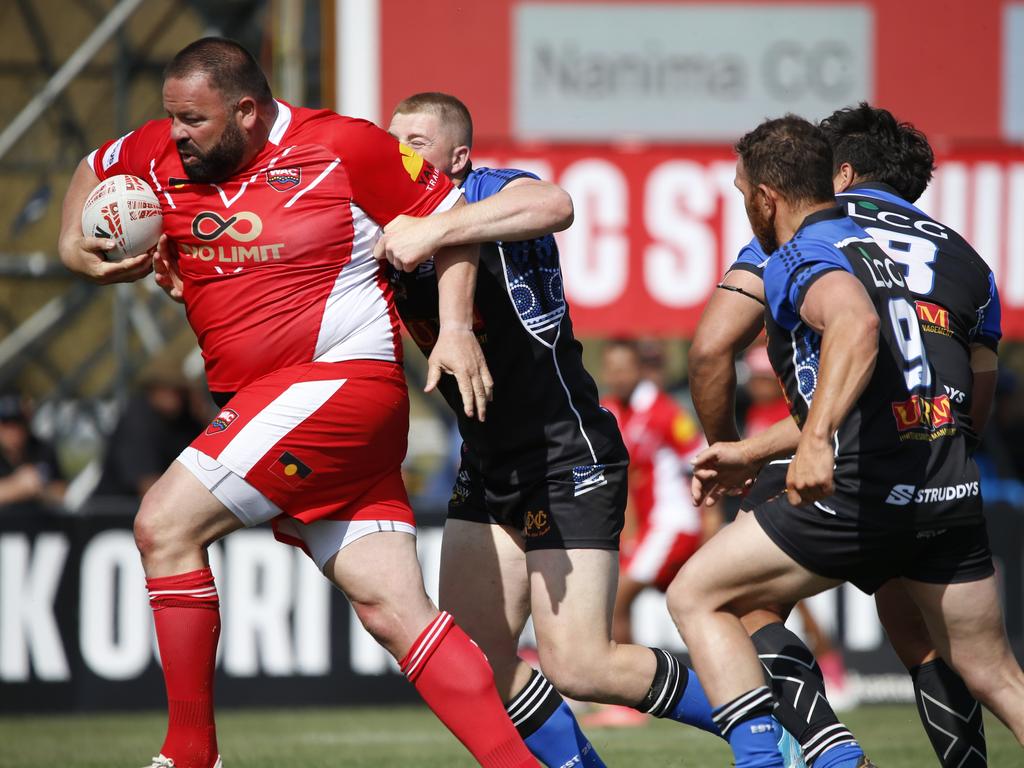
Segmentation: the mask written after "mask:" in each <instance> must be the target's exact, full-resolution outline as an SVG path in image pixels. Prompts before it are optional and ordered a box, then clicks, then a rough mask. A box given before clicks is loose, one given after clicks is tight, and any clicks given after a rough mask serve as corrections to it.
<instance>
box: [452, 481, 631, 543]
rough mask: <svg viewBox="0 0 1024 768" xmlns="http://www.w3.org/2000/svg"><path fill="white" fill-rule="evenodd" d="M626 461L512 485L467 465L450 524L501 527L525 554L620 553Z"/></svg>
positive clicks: (455, 495) (454, 497) (457, 484)
mask: <svg viewBox="0 0 1024 768" xmlns="http://www.w3.org/2000/svg"><path fill="white" fill-rule="evenodd" d="M627 466H628V464H627V463H626V462H621V463H615V464H605V465H597V466H594V467H576V468H572V467H570V468H567V469H564V470H552V471H551V472H549V473H548V475H547V476H546V477H540V478H538V479H537V480H534V481H528V482H524V483H522V484H519V485H514V486H501V485H499V484H496V483H493V482H491V483H489V482H488V481H487V480H486V479H485V478H484V476H483V474H482V473H481V472H479V471H478V470H476V469H473V468H471V467H468V466H467V465H466V464H465V463H463V465H462V467H461V468H460V469H459V474H458V477H457V478H456V480H455V487H454V488H453V489H452V497H451V500H450V501H449V502H448V518H449V519H450V520H466V521H468V522H471V523H486V524H489V525H494V524H500V525H507V526H509V527H511V528H515V529H516V530H517V531H519V532H520V533H521V534H522V535H523V540H524V541H525V543H526V550H527V551H530V550H534V549H610V550H618V548H619V534H620V533H622V523H623V519H624V515H625V510H626V494H627V489H628V485H627V480H626V469H627Z"/></svg>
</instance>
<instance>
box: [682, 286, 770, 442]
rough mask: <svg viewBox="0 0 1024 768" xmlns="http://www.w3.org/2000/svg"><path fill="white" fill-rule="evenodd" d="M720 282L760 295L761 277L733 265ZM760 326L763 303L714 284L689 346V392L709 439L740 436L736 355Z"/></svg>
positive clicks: (728, 438) (752, 338)
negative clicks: (737, 424) (737, 423)
mask: <svg viewBox="0 0 1024 768" xmlns="http://www.w3.org/2000/svg"><path fill="white" fill-rule="evenodd" d="M722 283H723V284H724V285H731V286H735V287H737V288H742V289H743V290H744V291H747V292H748V293H751V294H753V295H754V296H757V297H758V298H760V299H763V298H764V282H763V281H762V280H761V278H760V277H758V276H757V275H755V274H753V273H752V272H748V271H746V270H740V269H734V270H732V271H730V272H728V273H727V274H726V276H725V278H724V279H723V280H722ZM763 327H764V306H763V305H761V304H758V303H757V301H755V300H754V299H752V298H750V296H745V295H743V294H742V293H736V292H734V291H728V290H722V289H718V290H716V291H714V293H713V294H712V295H711V299H710V300H709V301H708V303H707V306H706V307H705V308H704V312H703V314H702V315H701V318H700V322H699V323H698V324H697V331H696V334H695V335H694V338H693V344H692V345H691V346H690V358H689V366H690V394H691V396H692V397H693V406H694V408H695V409H696V411H697V417H698V418H699V419H700V423H701V426H702V427H703V428H704V434H705V435H706V436H707V440H708V442H709V443H711V444H714V443H717V442H720V441H734V440H739V431H738V430H737V428H736V364H735V358H736V355H737V354H738V353H739V352H741V351H742V350H744V349H746V348H747V347H748V346H749V345H750V343H751V342H752V341H753V340H754V339H755V338H757V334H759V333H760V332H761V329H762V328H763Z"/></svg>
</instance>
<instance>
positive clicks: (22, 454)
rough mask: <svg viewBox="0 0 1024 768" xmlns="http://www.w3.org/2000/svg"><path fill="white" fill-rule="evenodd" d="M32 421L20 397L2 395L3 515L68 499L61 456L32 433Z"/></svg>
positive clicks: (0, 488) (0, 467)
mask: <svg viewBox="0 0 1024 768" xmlns="http://www.w3.org/2000/svg"><path fill="white" fill-rule="evenodd" d="M30 421H31V416H30V413H29V411H28V408H27V407H26V405H25V401H24V400H23V399H22V397H21V396H20V395H18V394H16V393H12V392H8V393H4V394H0V512H12V511H22V510H33V511H34V510H37V509H38V508H39V505H40V504H43V505H46V506H49V507H57V506H59V505H60V503H61V500H62V499H63V498H64V491H65V489H66V487H67V484H66V483H65V482H64V479H63V477H61V472H60V467H59V465H58V464H57V455H56V453H54V450H53V448H52V446H50V445H48V444H47V443H44V442H43V441H41V440H39V439H38V438H37V437H36V436H35V435H33V434H32V431H31V428H30V427H29V423H30Z"/></svg>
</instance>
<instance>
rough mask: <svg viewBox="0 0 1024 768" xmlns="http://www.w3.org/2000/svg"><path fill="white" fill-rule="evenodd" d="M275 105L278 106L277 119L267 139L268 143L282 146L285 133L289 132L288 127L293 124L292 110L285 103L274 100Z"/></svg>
mask: <svg viewBox="0 0 1024 768" xmlns="http://www.w3.org/2000/svg"><path fill="white" fill-rule="evenodd" d="M274 103H275V104H277V118H276V119H275V120H274V126H273V127H272V128H271V129H270V135H269V136H268V137H267V141H269V142H270V143H271V144H274V145H277V146H280V144H281V140H282V139H283V138H284V134H285V131H287V130H288V126H289V125H291V124H292V110H291V108H290V107H289V106H288V105H287V104H285V103H284V102H283V101H278V100H277V99H274Z"/></svg>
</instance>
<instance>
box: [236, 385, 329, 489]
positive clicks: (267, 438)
mask: <svg viewBox="0 0 1024 768" xmlns="http://www.w3.org/2000/svg"><path fill="white" fill-rule="evenodd" d="M346 381H347V379H326V380H323V381H300V382H297V383H295V384H292V385H291V386H290V387H288V389H286V390H285V391H284V392H282V393H281V394H280V395H278V396H277V397H276V398H275V399H274V400H273V402H271V403H270V404H269V405H268V406H267V407H266V408H264V409H263V410H262V411H260V412H259V413H258V414H256V416H254V417H253V418H252V419H251V420H250V421H249V422H248V423H247V424H246V425H245V426H244V427H242V428H241V429H240V430H238V434H237V435H235V436H234V438H233V439H232V440H231V442H230V443H228V444H227V446H226V447H225V448H224V450H222V451H221V452H220V455H219V456H217V457H216V459H217V461H219V462H220V463H221V464H223V465H224V466H225V467H227V468H228V469H230V470H231V471H232V472H234V473H235V474H236V475H241V476H242V477H245V476H246V475H247V474H249V470H251V469H252V468H253V467H254V466H256V463H257V462H258V461H259V460H260V459H262V458H263V457H264V456H266V455H267V452H268V451H269V450H270V449H271V448H273V447H274V446H275V445H277V443H279V442H280V441H281V440H282V438H284V436H285V435H287V434H288V433H289V432H291V431H292V430H293V429H295V428H296V427H297V426H299V425H300V424H301V423H302V422H303V421H305V420H306V419H308V418H309V417H310V416H312V415H313V414H314V413H315V412H316V411H317V410H318V409H319V408H320V407H321V406H322V405H323V404H324V403H326V402H327V401H328V400H330V399H331V398H332V397H333V396H334V394H335V393H336V392H337V391H338V390H339V389H341V386H342V385H343V384H344V383H345V382H346Z"/></svg>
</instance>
